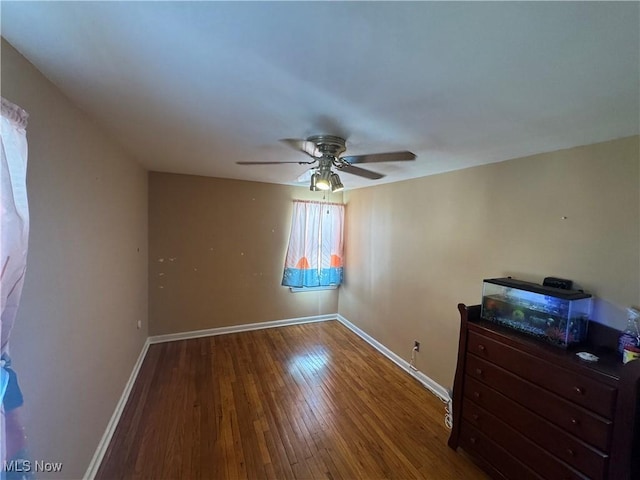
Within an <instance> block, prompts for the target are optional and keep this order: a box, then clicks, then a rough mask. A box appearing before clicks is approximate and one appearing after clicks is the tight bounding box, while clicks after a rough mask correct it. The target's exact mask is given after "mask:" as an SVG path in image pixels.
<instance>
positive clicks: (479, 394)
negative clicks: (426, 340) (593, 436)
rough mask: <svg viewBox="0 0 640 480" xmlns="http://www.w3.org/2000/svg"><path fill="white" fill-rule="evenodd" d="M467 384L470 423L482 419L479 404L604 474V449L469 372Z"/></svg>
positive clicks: (583, 467) (575, 463) (586, 469)
mask: <svg viewBox="0 0 640 480" xmlns="http://www.w3.org/2000/svg"><path fill="white" fill-rule="evenodd" d="M464 385H465V386H464V392H465V398H466V399H472V400H473V403H471V402H468V401H467V400H465V402H464V406H463V412H465V416H468V414H469V415H471V418H470V419H469V420H470V421H471V423H476V421H477V422H480V419H481V417H482V413H481V412H478V410H479V408H478V406H480V407H482V408H484V409H485V410H486V411H488V412H489V413H492V414H493V415H495V416H497V417H498V418H500V419H501V420H502V421H504V422H505V423H506V424H508V425H510V426H511V427H513V428H514V429H515V430H517V431H519V432H520V433H522V434H523V435H524V436H525V437H527V438H529V439H530V440H532V441H533V442H535V443H537V444H538V445H540V446H541V447H542V448H544V449H545V450H547V451H549V452H550V453H551V454H553V455H555V456H556V457H558V458H560V459H561V460H564V461H565V462H566V463H567V464H569V465H571V466H572V467H574V468H576V469H577V470H579V471H581V472H582V473H584V474H585V475H587V476H588V477H590V478H593V479H600V478H603V477H604V474H605V468H606V466H607V461H608V456H607V455H606V454H605V453H603V452H601V451H599V450H596V449H594V448H592V447H590V446H589V445H587V444H585V443H584V442H582V441H580V440H578V439H576V438H575V437H573V436H572V435H569V434H568V433H566V432H565V431H564V430H562V429H560V428H558V427H556V426H555V425H553V424H552V423H551V422H549V421H547V420H545V419H544V418H541V417H540V416H538V415H536V414H535V413H532V412H531V411H530V410H527V409H526V408H524V407H522V406H521V405H520V404H518V403H516V402H514V401H513V400H511V399H509V398H507V397H506V396H504V395H502V394H501V393H499V392H497V391H495V390H493V389H492V388H490V387H488V386H487V385H485V384H483V383H481V382H479V381H477V380H474V379H473V378H471V377H468V376H467V378H466V379H465V384H464ZM476 416H477V418H476Z"/></svg>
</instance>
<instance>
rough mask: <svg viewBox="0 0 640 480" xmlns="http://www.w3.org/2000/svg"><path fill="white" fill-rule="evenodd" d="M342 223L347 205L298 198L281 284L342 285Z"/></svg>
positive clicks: (288, 285)
mask: <svg viewBox="0 0 640 480" xmlns="http://www.w3.org/2000/svg"><path fill="white" fill-rule="evenodd" d="M343 224H344V205H340V204H337V203H323V202H309V201H302V200H295V201H294V202H293V217H292V222H291V234H290V236H289V248H288V250H287V257H286V260H285V266H284V275H283V276H282V285H284V286H286V287H324V286H331V285H340V284H341V283H342V275H343V271H342V268H343V267H342V255H343V254H342V231H343Z"/></svg>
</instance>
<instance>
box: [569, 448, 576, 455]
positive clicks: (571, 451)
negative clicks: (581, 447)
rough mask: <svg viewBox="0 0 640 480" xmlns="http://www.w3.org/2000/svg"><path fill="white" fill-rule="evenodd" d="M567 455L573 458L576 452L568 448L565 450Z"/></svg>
mask: <svg viewBox="0 0 640 480" xmlns="http://www.w3.org/2000/svg"><path fill="white" fill-rule="evenodd" d="M567 453H568V454H569V455H570V456H572V457H575V456H576V452H574V451H573V450H571V449H570V448H567Z"/></svg>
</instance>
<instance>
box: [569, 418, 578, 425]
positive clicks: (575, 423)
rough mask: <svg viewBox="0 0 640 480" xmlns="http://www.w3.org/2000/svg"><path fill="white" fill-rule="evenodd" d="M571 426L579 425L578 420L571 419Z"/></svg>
mask: <svg viewBox="0 0 640 480" xmlns="http://www.w3.org/2000/svg"><path fill="white" fill-rule="evenodd" d="M571 424H572V425H580V420H578V419H577V418H572V419H571Z"/></svg>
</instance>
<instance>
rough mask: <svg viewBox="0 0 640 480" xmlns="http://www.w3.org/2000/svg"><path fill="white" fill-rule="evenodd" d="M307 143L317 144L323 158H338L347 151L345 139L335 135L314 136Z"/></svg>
mask: <svg viewBox="0 0 640 480" xmlns="http://www.w3.org/2000/svg"><path fill="white" fill-rule="evenodd" d="M307 142H311V143H313V144H315V145H316V147H317V148H318V151H319V152H320V153H321V154H322V156H325V155H326V156H330V157H335V158H338V157H339V156H340V154H341V153H343V152H344V151H345V150H346V149H347V146H346V142H345V139H344V138H340V137H336V136H334V135H313V136H311V137H309V138H307Z"/></svg>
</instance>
